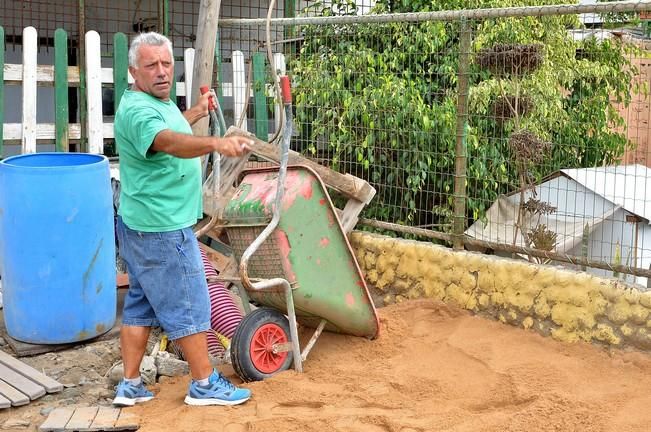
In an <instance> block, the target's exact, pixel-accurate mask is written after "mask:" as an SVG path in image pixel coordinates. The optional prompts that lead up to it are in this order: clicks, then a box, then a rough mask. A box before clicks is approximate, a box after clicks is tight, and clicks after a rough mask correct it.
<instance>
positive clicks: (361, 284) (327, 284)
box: [222, 91, 379, 381]
mask: <svg viewBox="0 0 651 432" xmlns="http://www.w3.org/2000/svg"><path fill="white" fill-rule="evenodd" d="M283 94H286V92H285V91H284V92H283ZM290 101H291V99H290ZM289 105H290V102H288V101H287V100H285V108H286V110H285V111H286V115H287V119H288V120H287V124H288V125H290V126H289V127H286V128H285V130H284V134H283V145H282V152H281V158H280V160H281V165H280V168H278V167H273V168H263V169H254V170H246V171H244V173H243V177H242V179H241V181H240V183H239V186H238V187H237V189H236V191H235V194H234V195H233V196H232V197H231V199H230V201H229V202H228V204H226V206H225V208H224V211H223V214H222V218H223V221H224V222H225V224H224V227H225V229H226V233H227V235H228V239H229V242H230V245H231V248H232V250H233V255H234V257H235V259H236V261H237V262H238V265H239V273H240V274H239V276H240V282H241V285H242V288H243V289H241V290H240V295H241V297H242V302H243V304H244V305H245V311H246V312H247V313H246V315H245V316H244V318H243V320H242V322H241V323H240V324H239V325H238V327H237V329H236V330H235V334H234V335H233V337H232V339H231V343H230V353H231V363H232V365H233V368H234V369H235V372H236V373H237V374H238V375H239V376H240V377H241V378H242V379H243V380H245V381H258V380H262V379H265V378H267V377H270V376H272V375H274V374H275V373H278V372H280V371H283V370H286V369H289V368H290V367H291V365H292V363H293V365H294V368H295V370H296V371H298V372H302V363H303V361H304V360H305V359H306V358H307V355H308V354H309V352H310V350H311V349H312V347H313V346H314V344H315V342H316V340H317V339H318V337H319V335H320V334H321V332H322V331H323V330H324V329H325V330H328V331H333V332H339V333H344V334H350V335H355V336H362V337H367V338H371V339H372V338H375V337H377V335H378V331H379V322H378V317H377V312H376V310H375V306H374V305H373V301H372V299H371V297H370V295H369V292H368V288H367V286H366V283H365V281H364V278H363V276H362V273H361V271H360V269H359V266H358V264H357V261H356V260H355V255H354V254H353V252H352V249H351V247H350V244H349V242H348V239H347V237H346V235H345V233H344V231H343V229H342V226H341V224H340V222H339V219H338V218H337V215H336V213H335V209H334V206H333V205H332V202H331V200H330V197H329V195H328V193H327V190H326V188H325V186H324V184H323V182H322V181H321V179H320V178H319V176H318V175H317V173H316V172H314V171H313V170H312V169H310V168H308V167H306V166H291V167H288V166H287V152H288V147H289V137H290V136H291V109H290V108H289ZM249 303H253V304H254V305H256V306H258V307H257V308H255V309H254V310H253V311H250V310H246V309H250V307H249ZM297 323H298V324H300V325H302V326H303V327H307V328H313V329H315V331H314V334H313V335H312V337H311V339H310V340H309V342H308V343H307V344H306V345H305V347H304V348H303V350H302V351H301V347H300V344H299V339H298V330H297Z"/></svg>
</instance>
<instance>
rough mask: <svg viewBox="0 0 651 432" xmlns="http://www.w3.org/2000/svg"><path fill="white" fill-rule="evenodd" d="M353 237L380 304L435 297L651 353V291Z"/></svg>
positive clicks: (550, 331)
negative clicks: (650, 351)
mask: <svg viewBox="0 0 651 432" xmlns="http://www.w3.org/2000/svg"><path fill="white" fill-rule="evenodd" d="M350 240H351V244H352V246H353V249H354V250H355V254H356V256H357V260H358V262H359V265H360V267H361V269H362V272H363V273H364V274H365V276H366V281H367V284H368V286H369V289H370V290H371V292H372V296H373V298H374V300H375V301H376V304H378V305H381V304H391V303H396V302H401V301H404V300H406V299H414V298H422V297H429V298H435V299H439V300H443V301H444V302H448V303H451V304H455V305H457V306H460V307H462V308H464V309H469V310H471V311H474V312H476V313H478V314H481V315H486V316H490V317H494V318H495V319H498V320H500V321H502V322H504V323H509V324H512V325H515V326H520V327H523V328H525V329H532V330H535V331H537V332H539V333H542V334H544V335H551V336H552V337H553V338H554V339H557V340H559V341H565V342H574V341H579V340H583V341H588V342H596V343H603V344H606V345H612V346H618V347H627V346H628V347H635V348H637V349H642V350H651V320H650V319H651V317H650V313H651V292H641V291H639V290H638V289H636V288H633V287H631V286H629V285H627V284H625V283H623V282H621V281H617V280H614V279H612V280H610V279H603V278H598V277H595V276H592V275H589V274H587V273H581V272H576V271H572V270H567V269H564V268H561V267H555V266H543V265H535V264H530V263H528V262H525V261H518V260H510V259H504V258H499V257H494V256H489V255H482V254H477V253H472V252H456V251H453V250H451V249H448V248H445V247H442V246H437V245H433V244H431V243H426V242H417V241H410V240H402V239H394V238H390V237H384V236H379V235H374V234H368V233H363V232H354V233H353V234H352V235H351V238H350Z"/></svg>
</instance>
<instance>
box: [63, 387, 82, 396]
mask: <svg viewBox="0 0 651 432" xmlns="http://www.w3.org/2000/svg"><path fill="white" fill-rule="evenodd" d="M79 395H81V390H80V389H79V387H68V388H64V389H63V391H62V392H61V396H63V397H64V398H76V397H79Z"/></svg>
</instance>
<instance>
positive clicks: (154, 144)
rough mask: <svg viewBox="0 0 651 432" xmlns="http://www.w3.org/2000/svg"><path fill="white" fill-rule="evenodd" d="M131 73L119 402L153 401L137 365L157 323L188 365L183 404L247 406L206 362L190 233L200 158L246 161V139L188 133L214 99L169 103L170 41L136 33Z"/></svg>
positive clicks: (199, 273) (196, 256)
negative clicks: (215, 155) (181, 105)
mask: <svg viewBox="0 0 651 432" xmlns="http://www.w3.org/2000/svg"><path fill="white" fill-rule="evenodd" d="M129 72H131V75H132V76H133V78H134V83H133V86H132V88H131V90H127V91H125V92H124V95H123V96H122V99H121V100H120V107H119V108H118V111H117V112H116V114H115V139H116V143H117V145H118V148H119V150H120V181H121V194H120V207H119V211H118V221H117V234H118V242H119V246H120V255H121V256H122V257H123V259H124V261H125V262H126V264H127V270H128V273H129V291H128V293H127V295H126V298H125V301H124V311H123V319H122V329H121V331H120V346H121V349H122V360H123V363H124V379H123V380H122V381H121V382H120V383H119V384H118V387H117V391H116V397H115V399H114V400H113V403H114V404H115V405H120V406H131V405H134V404H135V403H138V402H145V401H148V400H150V399H152V398H153V397H154V396H153V394H152V393H151V392H150V391H149V390H147V389H146V388H145V386H144V384H143V383H142V379H141V377H140V371H139V368H140V362H141V361H142V358H143V356H144V353H145V348H146V346H147V339H148V337H149V332H150V329H151V327H154V326H159V325H160V326H161V327H162V328H163V330H164V331H165V332H166V333H167V335H168V337H169V338H170V339H171V340H175V341H176V342H178V344H179V345H180V346H181V349H182V350H183V355H184V357H185V358H186V359H187V361H188V364H189V366H190V373H191V375H192V381H191V382H190V387H189V389H188V394H187V395H186V397H185V403H187V404H189V405H236V404H240V403H243V402H245V401H246V400H248V399H249V398H250V397H251V391H250V390H248V389H245V388H238V387H235V386H234V385H233V384H232V383H231V382H230V381H228V379H226V378H225V377H224V376H222V375H221V374H220V373H218V372H217V371H215V370H214V369H213V368H212V366H211V364H210V361H209V358H208V347H207V343H206V335H205V333H204V332H205V331H206V330H209V329H210V301H209V297H208V288H207V285H206V278H205V275H204V272H203V264H202V261H201V255H200V252H199V247H198V243H197V240H196V238H195V237H194V233H193V232H192V226H193V225H194V224H195V223H196V222H197V219H199V218H201V217H202V202H201V163H200V160H199V156H202V155H205V154H208V153H210V152H213V151H218V152H220V153H222V154H223V155H226V156H241V155H243V154H244V153H246V152H247V151H248V145H249V144H250V140H249V139H247V138H244V137H229V138H217V137H210V136H208V137H195V136H192V129H191V128H190V124H193V123H195V122H196V121H198V120H199V119H201V118H203V117H205V116H207V115H208V98H209V97H210V96H209V93H208V94H206V95H203V96H202V97H201V98H200V99H199V102H198V103H197V105H195V106H193V107H192V108H190V109H189V110H187V111H186V112H184V113H181V112H180V111H179V109H178V108H177V106H176V104H174V102H172V101H171V100H170V89H171V86H172V85H173V76H174V56H173V51H172V44H171V42H170V41H169V39H167V38H166V37H165V36H162V35H160V34H158V33H144V34H141V35H139V36H137V37H136V38H135V39H134V40H133V41H132V43H131V48H130V50H129Z"/></svg>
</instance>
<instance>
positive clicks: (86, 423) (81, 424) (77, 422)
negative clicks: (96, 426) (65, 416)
mask: <svg viewBox="0 0 651 432" xmlns="http://www.w3.org/2000/svg"><path fill="white" fill-rule="evenodd" d="M98 409H99V407H96V406H95V407H82V408H77V409H75V412H74V413H73V414H72V417H70V420H68V424H66V430H73V431H87V430H91V429H90V425H91V423H93V420H95V416H96V415H97V410H98Z"/></svg>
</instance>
